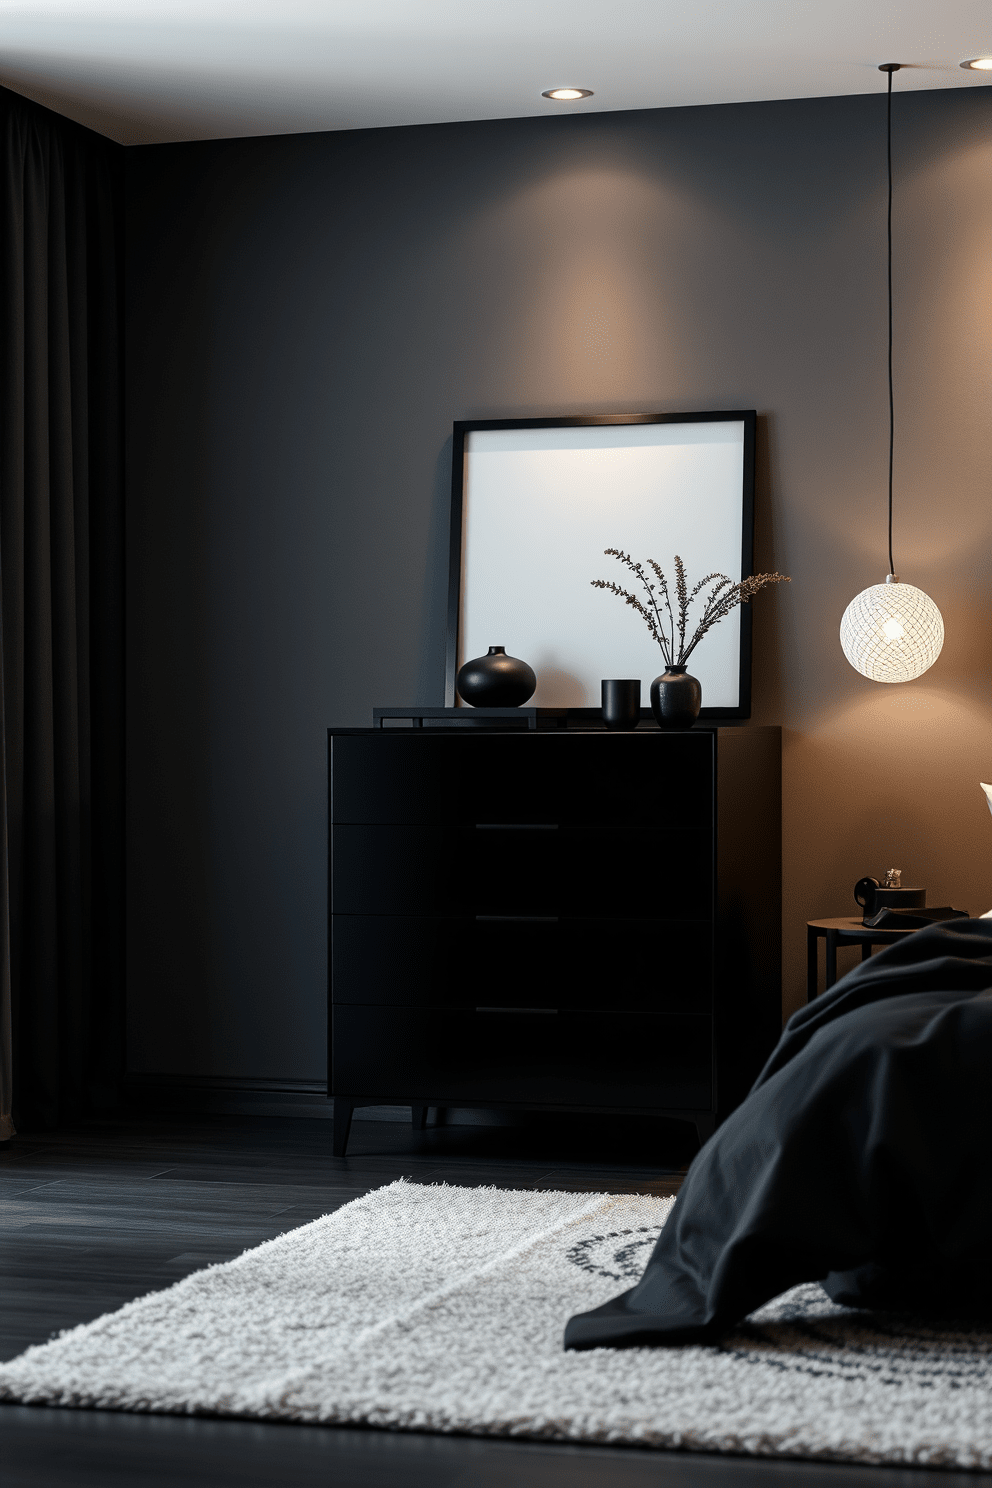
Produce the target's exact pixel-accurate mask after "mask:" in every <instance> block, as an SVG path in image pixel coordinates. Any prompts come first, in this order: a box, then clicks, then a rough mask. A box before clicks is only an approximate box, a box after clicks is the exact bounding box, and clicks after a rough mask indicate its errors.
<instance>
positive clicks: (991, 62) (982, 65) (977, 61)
mask: <svg viewBox="0 0 992 1488" xmlns="http://www.w3.org/2000/svg"><path fill="white" fill-rule="evenodd" d="M958 66H959V67H971V68H974V70H975V72H992V57H969V58H968V60H967V62H959V63H958Z"/></svg>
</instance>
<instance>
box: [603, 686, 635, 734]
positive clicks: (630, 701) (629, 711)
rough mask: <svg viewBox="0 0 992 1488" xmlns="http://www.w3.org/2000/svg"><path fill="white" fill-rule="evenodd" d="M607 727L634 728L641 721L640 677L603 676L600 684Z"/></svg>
mask: <svg viewBox="0 0 992 1488" xmlns="http://www.w3.org/2000/svg"><path fill="white" fill-rule="evenodd" d="M600 686H601V689H602V698H603V722H604V723H605V724H606V727H607V728H608V729H628V730H629V729H635V728H636V727H637V725H638V724H639V723H640V721H641V679H640V677H633V678H631V677H604V678H603V681H602V683H601V684H600Z"/></svg>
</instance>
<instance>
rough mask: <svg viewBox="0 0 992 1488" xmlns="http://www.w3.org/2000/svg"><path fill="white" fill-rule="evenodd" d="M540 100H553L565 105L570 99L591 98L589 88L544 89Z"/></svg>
mask: <svg viewBox="0 0 992 1488" xmlns="http://www.w3.org/2000/svg"><path fill="white" fill-rule="evenodd" d="M541 97H542V98H553V99H554V100H555V101H556V102H557V103H567V102H568V101H569V100H570V99H572V98H591V97H592V89H591V88H545V90H544V92H543V93H542V94H541Z"/></svg>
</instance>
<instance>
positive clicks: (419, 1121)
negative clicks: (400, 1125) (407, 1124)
mask: <svg viewBox="0 0 992 1488" xmlns="http://www.w3.org/2000/svg"><path fill="white" fill-rule="evenodd" d="M410 1115H411V1116H412V1118H413V1129H414V1131H423V1130H424V1128H425V1127H426V1126H427V1107H426V1106H411V1107H410Z"/></svg>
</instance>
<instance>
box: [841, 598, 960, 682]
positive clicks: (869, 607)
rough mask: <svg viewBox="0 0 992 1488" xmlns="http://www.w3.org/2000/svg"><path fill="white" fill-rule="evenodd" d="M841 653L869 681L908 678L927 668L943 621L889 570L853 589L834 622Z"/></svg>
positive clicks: (939, 639)
mask: <svg viewBox="0 0 992 1488" xmlns="http://www.w3.org/2000/svg"><path fill="white" fill-rule="evenodd" d="M840 643H841V646H842V647H843V649H844V655H845V656H846V657H847V659H848V661H849V662H850V663H851V665H852V667H854V669H855V671H858V672H860V673H861V675H862V676H863V677H870V678H871V680H872V681H873V682H912V680H913V678H914V677H920V676H922V675H923V673H924V672H925V671H926V670H927V668H928V667H932V666H933V664H934V662H935V661H936V660H937V657H938V656H939V655H940V648H941V647H942V646H943V644H944V622H943V619H942V618H941V614H940V611H939V610H938V608H937V606H936V605H935V604H934V602H933V600H932V599H931V598H930V596H929V595H928V594H924V592H923V590H922V589H916V588H914V586H913V585H912V584H903V583H900V581H899V579H898V578H897V577H896V576H895V575H894V574H890V575H889V576H888V578H887V579H886V581H885V583H884V584H873V585H872V586H871V588H870V589H863V590H862V591H861V593H860V594H856V595H855V597H854V598H853V599H852V600H851V603H850V604H849V605H848V607H847V609H846V610H845V611H844V616H843V619H842V620H841V622H840Z"/></svg>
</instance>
